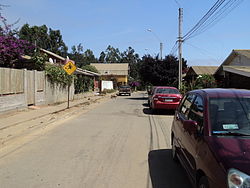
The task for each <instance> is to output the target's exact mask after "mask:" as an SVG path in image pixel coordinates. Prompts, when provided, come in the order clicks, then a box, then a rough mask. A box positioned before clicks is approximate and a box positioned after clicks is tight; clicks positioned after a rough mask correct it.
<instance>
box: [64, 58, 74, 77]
mask: <svg viewBox="0 0 250 188" xmlns="http://www.w3.org/2000/svg"><path fill="white" fill-rule="evenodd" d="M63 69H64V70H65V71H66V73H67V74H68V75H71V74H73V73H74V72H75V70H76V66H75V64H74V63H73V61H71V60H69V61H67V63H66V64H65V65H64V66H63Z"/></svg>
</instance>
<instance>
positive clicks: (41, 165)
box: [0, 93, 191, 188]
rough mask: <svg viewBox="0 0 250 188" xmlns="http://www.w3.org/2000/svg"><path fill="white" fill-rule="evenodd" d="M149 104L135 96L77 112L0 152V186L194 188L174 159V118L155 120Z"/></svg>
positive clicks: (164, 116) (161, 116) (161, 115)
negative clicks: (171, 131)
mask: <svg viewBox="0 0 250 188" xmlns="http://www.w3.org/2000/svg"><path fill="white" fill-rule="evenodd" d="M146 103H147V100H146V98H145V94H144V93H133V94H132V96H118V97H117V98H114V99H110V100H107V101H105V102H103V103H100V104H98V105H96V106H95V108H93V109H91V110H89V111H84V110H83V109H82V108H81V107H79V110H83V113H81V114H80V115H78V116H77V117H75V118H70V119H67V120H63V121H60V122H58V123H57V124H54V125H53V128H50V129H47V130H46V131H42V132H39V131H35V132H34V133H32V134H33V135H30V136H29V139H27V140H26V142H25V144H23V145H21V146H19V147H17V148H16V149H15V150H11V152H5V153H6V154H5V155H2V154H1V150H0V156H1V157H0V185H1V186H0V187H1V188H2V187H3V188H27V187H46V188H47V187H53V188H54V187H65V188H68V187H73V188H75V187H76V188H78V187H84V188H85V187H86V188H118V187H119V188H151V187H153V188H168V187H169V188H183V187H185V188H190V187H191V186H190V184H189V181H188V179H187V176H186V174H185V172H184V170H183V169H182V168H181V166H180V165H178V164H175V163H174V162H173V161H172V159H171V150H170V148H171V145H170V128H171V123H172V118H173V114H171V113H164V112H160V113H159V114H154V115H152V114H151V113H150V111H149V109H148V107H147V105H146ZM20 139H21V138H20ZM5 149H6V148H5Z"/></svg>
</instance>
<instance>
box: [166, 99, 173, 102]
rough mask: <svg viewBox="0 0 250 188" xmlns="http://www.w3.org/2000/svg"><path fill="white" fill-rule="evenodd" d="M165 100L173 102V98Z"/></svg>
mask: <svg viewBox="0 0 250 188" xmlns="http://www.w3.org/2000/svg"><path fill="white" fill-rule="evenodd" d="M165 102H173V99H165Z"/></svg>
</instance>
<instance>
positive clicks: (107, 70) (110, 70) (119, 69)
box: [91, 63, 128, 75]
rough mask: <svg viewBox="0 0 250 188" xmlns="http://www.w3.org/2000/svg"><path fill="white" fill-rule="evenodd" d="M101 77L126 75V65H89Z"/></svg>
mask: <svg viewBox="0 0 250 188" xmlns="http://www.w3.org/2000/svg"><path fill="white" fill-rule="evenodd" d="M91 65H92V66H95V67H96V69H97V70H98V71H99V72H100V73H101V75H111V74H112V75H128V63H91Z"/></svg>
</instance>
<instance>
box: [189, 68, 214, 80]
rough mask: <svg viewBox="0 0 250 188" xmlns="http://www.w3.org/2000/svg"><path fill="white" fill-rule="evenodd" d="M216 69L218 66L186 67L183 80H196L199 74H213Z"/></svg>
mask: <svg viewBox="0 0 250 188" xmlns="http://www.w3.org/2000/svg"><path fill="white" fill-rule="evenodd" d="M217 69H218V66H192V67H190V68H189V69H188V71H187V73H186V75H185V80H186V81H187V82H192V81H194V80H196V78H197V77H198V76H199V75H202V74H208V75H214V73H215V71H216V70H217Z"/></svg>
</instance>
